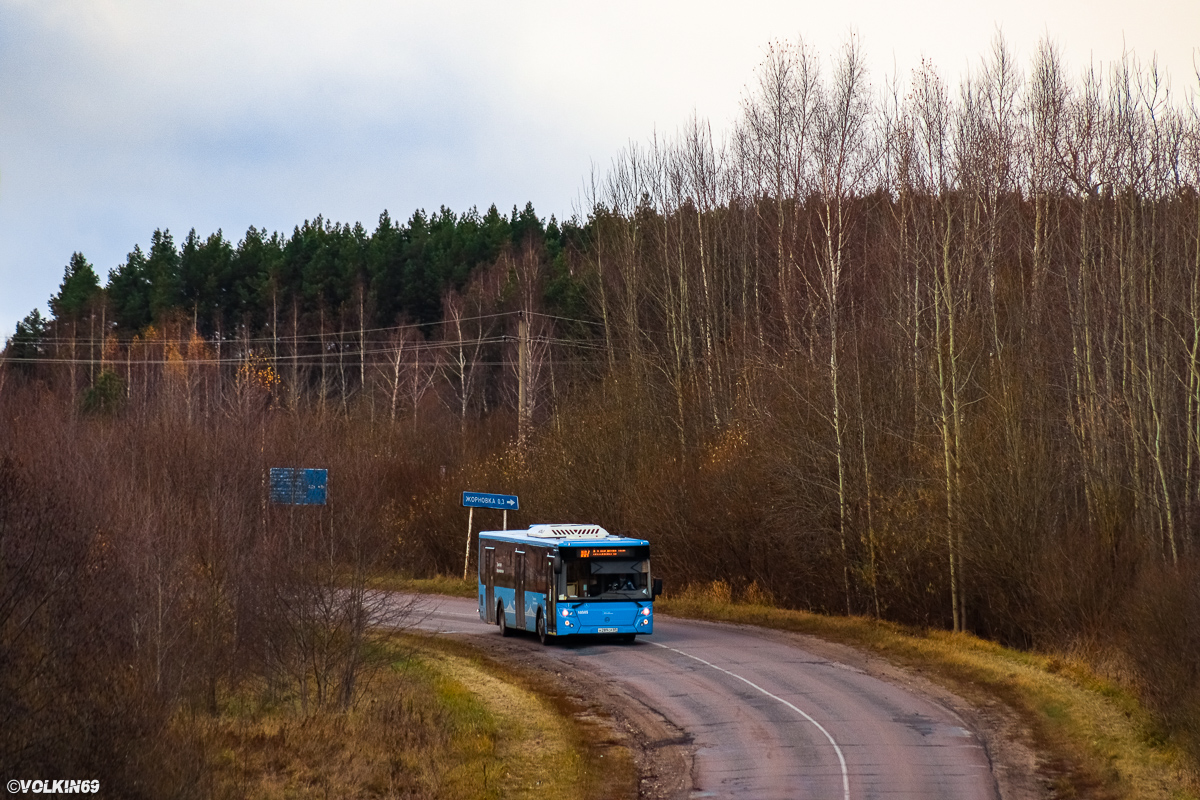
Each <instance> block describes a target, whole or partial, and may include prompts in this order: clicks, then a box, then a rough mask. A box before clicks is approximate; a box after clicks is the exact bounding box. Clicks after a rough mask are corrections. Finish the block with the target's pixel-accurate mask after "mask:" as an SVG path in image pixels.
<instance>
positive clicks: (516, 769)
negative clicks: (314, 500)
mask: <svg viewBox="0 0 1200 800" xmlns="http://www.w3.org/2000/svg"><path fill="white" fill-rule="evenodd" d="M380 645H381V646H383V647H385V648H387V650H388V655H389V658H390V669H387V670H384V671H383V672H381V673H380V674H378V675H376V676H375V677H374V679H373V680H372V682H371V685H370V686H369V687H368V688H367V690H366V691H365V693H364V696H363V697H362V698H361V699H360V701H359V702H358V703H357V704H356V706H355V707H354V708H353V709H351V710H350V711H348V712H346V713H332V712H330V713H315V714H312V715H309V716H307V717H305V716H301V715H299V714H297V713H295V711H294V710H293V709H290V708H288V707H286V706H280V705H277V704H269V703H264V702H261V701H260V700H258V699H257V698H255V697H252V696H250V695H249V693H243V695H242V696H237V697H233V698H229V699H228V700H227V702H226V703H225V708H224V710H223V713H222V714H221V715H220V716H218V717H216V718H208V717H196V718H192V719H189V720H183V721H181V725H184V726H185V727H187V728H188V729H189V732H190V733H191V734H192V735H194V736H196V737H198V738H199V739H200V741H201V743H202V745H203V750H204V751H205V752H207V753H208V754H210V755H209V764H208V769H207V770H205V772H206V782H208V783H209V786H207V787H206V788H207V789H208V791H206V792H205V794H206V795H207V796H210V797H214V798H229V799H230V800H232V799H233V798H243V797H245V798H262V799H263V800H268V799H270V800H274V799H275V798H281V799H282V798H289V800H290V799H291V798H327V797H372V798H375V797H377V798H406V800H443V799H445V800H451V799H452V798H453V799H455V800H457V799H458V798H463V800H493V799H494V798H534V797H560V796H561V797H577V798H582V799H583V800H615V799H616V798H621V797H632V796H634V794H636V773H635V771H634V769H633V766H632V762H629V763H628V764H625V763H624V762H623V761H622V758H621V756H622V753H621V751H620V749H614V748H611V747H607V746H606V742H605V741H604V739H603V737H599V736H597V735H596V731H595V730H593V728H594V727H595V726H594V725H592V724H589V723H586V722H582V721H580V720H578V719H576V718H575V717H573V715H572V714H571V713H570V711H571V709H570V708H569V707H568V704H567V701H566V700H565V698H561V697H558V696H555V695H553V694H552V693H546V692H544V691H542V687H539V686H537V685H536V684H534V683H532V682H531V681H530V680H528V679H525V678H524V677H522V676H520V675H517V674H514V673H512V672H511V671H510V670H507V669H505V668H503V667H501V666H499V665H496V664H492V663H490V662H486V661H485V660H484V659H482V658H481V657H480V656H478V655H477V654H475V653H474V652H472V651H471V650H470V649H469V648H468V647H466V646H463V645H458V644H455V643H453V642H444V641H440V640H436V639H432V638H429V637H423V636H414V635H406V636H388V637H385V638H383V639H382V640H381V641H380ZM605 756H607V758H605ZM625 761H628V758H627V757H626V758H625ZM622 765H624V766H622ZM614 768H615V769H614Z"/></svg>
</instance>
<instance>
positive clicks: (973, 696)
mask: <svg viewBox="0 0 1200 800" xmlns="http://www.w3.org/2000/svg"><path fill="white" fill-rule="evenodd" d="M752 588H753V587H752ZM769 600H770V598H769V597H767V596H766V595H764V594H762V593H761V592H758V593H756V592H754V591H749V592H747V593H745V595H743V597H742V598H740V599H739V601H738V602H734V601H733V597H732V592H731V590H730V587H729V586H728V584H724V583H723V582H716V583H713V584H706V585H703V586H699V587H690V588H689V589H687V590H685V591H684V592H683V593H681V594H679V595H678V596H673V597H670V598H663V599H662V600H660V601H659V604H658V606H657V609H658V611H659V612H660V613H666V614H671V615H675V616H679V617H691V618H696V619H707V620H717V621H723V622H734V623H743V624H750V625H759V626H762V627H766V628H774V629H778V630H786V631H795V632H798V633H806V634H812V635H815V636H819V637H821V638H823V639H828V640H831V641H837V642H842V643H845V644H849V645H853V646H855V647H858V648H862V649H865V650H869V651H871V652H873V653H876V654H879V655H881V656H884V657H886V658H887V659H888V660H889V661H892V662H893V663H896V664H899V665H901V666H905V667H910V668H920V670H921V671H922V673H923V674H924V675H926V677H928V678H930V679H931V680H934V681H936V682H937V683H940V684H942V685H944V686H945V687H947V688H948V689H950V690H951V691H953V692H955V693H956V694H958V695H959V696H961V697H964V698H966V699H967V700H970V701H972V702H975V703H979V704H985V703H987V702H989V701H991V700H993V699H999V700H1001V701H1002V702H1004V703H1006V704H1007V705H1008V706H1010V707H1011V708H1012V709H1014V710H1015V711H1016V712H1017V713H1018V714H1019V715H1020V716H1021V717H1022V718H1023V720H1024V721H1025V722H1026V724H1027V725H1028V726H1029V729H1030V730H1031V731H1032V734H1033V737H1034V739H1035V745H1036V746H1037V747H1038V749H1039V750H1040V752H1042V753H1043V754H1045V755H1047V756H1048V757H1049V759H1050V761H1049V763H1048V764H1047V767H1048V772H1050V774H1051V777H1052V778H1053V779H1054V780H1055V789H1056V794H1057V795H1058V796H1059V797H1101V798H1131V799H1132V798H1138V800H1142V799H1143V798H1145V799H1146V800H1157V799H1158V798H1162V799H1163V800H1166V799H1167V798H1172V799H1173V800H1184V799H1185V798H1196V797H1197V796H1198V795H1197V793H1196V779H1195V776H1194V775H1192V774H1190V773H1189V770H1188V768H1187V766H1186V762H1185V758H1184V756H1183V754H1182V753H1181V751H1180V750H1179V748H1177V747H1175V746H1174V745H1173V744H1171V743H1170V742H1167V741H1164V739H1163V737H1162V735H1161V733H1160V730H1159V728H1158V726H1157V725H1156V723H1155V721H1154V719H1153V718H1152V716H1151V715H1150V714H1149V713H1148V712H1147V711H1146V710H1145V709H1144V708H1143V707H1142V706H1141V704H1140V703H1138V701H1137V699H1136V697H1135V696H1134V695H1133V694H1132V693H1131V692H1129V691H1127V690H1126V689H1124V688H1122V687H1120V686H1118V685H1116V684H1114V683H1112V682H1109V681H1106V680H1103V679H1101V678H1100V677H1098V676H1097V675H1096V674H1095V673H1094V672H1093V671H1092V670H1091V669H1090V668H1089V667H1088V666H1087V665H1086V664H1084V663H1083V662H1082V661H1080V660H1078V659H1071V658H1067V657H1061V656H1058V657H1055V656H1045V655H1039V654H1035V653H1028V652H1020V651H1016V650H1011V649H1008V648H1004V647H1001V646H1000V645H997V644H995V643H992V642H988V641H984V640H982V639H979V638H976V637H974V636H971V635H969V634H954V633H949V632H946V631H929V630H917V629H912V628H907V627H904V626H900V625H895V624H891V623H887V622H879V621H876V620H873V619H867V618H859V617H852V618H846V617H826V616H821V615H818V614H809V613H805V612H802V611H787V610H782V609H778V608H775V607H773V606H772V605H770V604H769Z"/></svg>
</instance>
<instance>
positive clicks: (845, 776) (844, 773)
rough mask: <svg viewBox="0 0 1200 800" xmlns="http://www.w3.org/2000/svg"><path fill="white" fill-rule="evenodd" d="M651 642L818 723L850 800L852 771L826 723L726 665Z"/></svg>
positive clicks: (843, 788) (846, 797) (843, 791)
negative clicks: (837, 764)
mask: <svg viewBox="0 0 1200 800" xmlns="http://www.w3.org/2000/svg"><path fill="white" fill-rule="evenodd" d="M650 644H652V645H654V646H655V647H661V648H662V649H664V650H670V651H671V652H672V653H678V654H679V655H681V656H687V657H688V658H690V659H692V660H693V661H699V662H700V663H701V664H703V665H705V666H706V667H712V668H713V669H715V670H717V671H718V672H724V673H725V674H726V675H728V676H730V677H731V678H737V679H738V680H739V681H741V682H742V683H744V684H746V685H747V686H751V687H753V688H755V689H757V690H758V691H760V692H762V693H763V694H765V695H766V696H767V697H769V698H771V699H772V700H776V701H778V702H780V703H782V704H783V705H785V706H787V707H788V708H790V709H791V710H792V711H795V712H796V713H797V714H799V715H800V716H802V717H804V718H805V719H806V720H808V721H809V722H811V723H812V724H813V725H816V726H817V730H819V731H820V732H821V733H823V734H825V738H826V739H828V740H829V743H830V744H831V745H833V750H834V752H835V753H837V757H838V761H839V762H841V765H842V795H843V797H844V798H845V800H850V772H849V771H848V770H847V769H846V757H845V756H844V755H843V754H842V748H840V747H838V743H837V742H836V741H834V738H833V736H832V735H831V734H830V733H829V731H827V730H825V726H824V725H822V724H821V723H819V722H817V721H816V720H815V719H813V718H812V717H810V716H809V715H808V714H806V713H804V712H803V711H802V710H800V709H799V708H797V707H796V706H794V705H792V704H791V703H789V702H788V701H787V700H784V699H783V698H782V697H778V696H776V695H773V694H771V693H770V692H768V691H767V690H766V689H764V688H762V687H761V686H759V685H758V684H757V683H755V682H754V681H751V680H747V679H746V678H743V677H742V676H741V675H738V674H737V673H736V672H730V671H729V670H727V669H725V668H724V667H718V666H717V665H716V664H713V663H712V662H710V661H705V660H704V659H703V658H700V657H699V656H694V655H692V654H691V653H685V652H683V651H682V650H676V649H675V648H674V647H668V646H667V645H665V644H659V643H658V642H650Z"/></svg>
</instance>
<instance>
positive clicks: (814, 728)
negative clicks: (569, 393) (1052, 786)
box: [420, 597, 999, 800]
mask: <svg viewBox="0 0 1200 800" xmlns="http://www.w3.org/2000/svg"><path fill="white" fill-rule="evenodd" d="M424 603H425V605H424V609H423V621H422V622H421V623H420V627H422V628H425V629H427V630H431V631H438V632H441V633H445V634H455V635H461V636H470V637H474V636H480V637H497V638H499V632H498V630H497V628H496V627H495V626H492V625H486V624H484V623H483V622H481V621H480V620H479V616H478V613H477V611H476V606H475V601H473V600H469V599H460V598H448V597H436V598H434V597H430V598H427V599H426V600H425V601H424ZM512 647H516V648H528V651H529V658H530V659H535V660H540V661H541V662H543V663H545V662H551V663H550V666H551V667H552V668H553V669H554V670H555V671H556V672H559V673H561V674H562V676H563V680H564V681H566V682H567V683H568V684H569V683H570V681H571V675H573V674H579V673H580V672H583V673H586V674H587V675H588V676H590V677H594V678H598V679H601V680H603V681H607V682H611V683H612V684H615V685H617V686H619V687H620V688H621V689H622V690H623V693H624V694H625V695H627V696H630V697H632V698H634V699H636V700H637V701H639V702H641V703H642V704H644V705H646V706H647V707H649V708H651V709H654V710H655V711H657V712H658V714H660V715H661V716H662V717H664V718H666V719H667V720H668V721H669V722H671V723H673V725H674V726H675V727H677V728H678V729H681V730H682V731H684V732H685V734H686V736H687V738H688V739H689V740H690V743H691V745H692V747H693V750H692V754H693V761H692V768H691V772H692V774H691V776H690V784H691V786H690V790H689V795H688V796H690V797H695V798H700V797H712V798H753V800H772V799H774V798H781V799H782V798H788V799H789V800H790V799H791V798H822V799H823V800H825V799H827V800H850V799H851V798H854V799H855V800H858V799H859V798H889V800H890V799H892V798H896V799H898V798H913V800H917V799H918V798H920V799H921V800H935V798H945V800H976V799H979V800H982V799H983V798H988V800H993V799H995V798H998V797H999V793H998V791H997V784H996V780H995V778H994V777H993V775H992V769H991V765H990V762H989V758H988V754H987V751H986V750H985V748H984V746H983V744H982V743H981V742H980V741H979V739H978V738H977V737H976V736H975V735H974V734H973V733H971V731H969V730H968V729H967V727H966V726H965V723H964V722H963V720H962V719H961V718H960V717H959V716H958V715H956V714H955V713H954V712H953V711H951V710H949V709H948V708H946V707H945V706H943V705H941V704H939V703H937V702H935V701H933V700H930V699H928V698H927V697H925V696H923V695H921V694H919V693H917V692H914V691H911V690H909V689H907V688H905V687H902V686H899V685H896V684H893V683H889V682H886V681H883V680H880V679H879V678H877V677H873V676H871V675H869V674H867V673H866V672H864V671H863V670H861V669H857V668H855V667H852V666H848V665H846V664H842V663H838V662H836V661H833V660H830V659H828V658H823V657H821V656H820V655H818V654H817V653H815V652H810V651H808V650H806V649H804V648H802V647H800V646H799V645H798V644H797V643H796V642H793V641H789V640H787V639H785V638H782V637H778V636H773V635H771V634H769V633H767V632H760V631H757V630H755V629H754V628H749V627H743V626H731V625H720V624H714V623H705V622H694V621H686V620H678V619H672V618H669V617H662V616H658V617H657V618H656V619H655V621H654V634H653V635H651V636H645V637H641V636H639V637H638V640H637V642H635V643H633V644H625V643H621V642H616V641H604V640H591V641H583V642H573V641H571V640H564V641H561V642H559V643H556V644H554V645H551V646H550V647H542V646H541V645H540V644H539V643H538V641H537V639H536V637H534V636H533V635H531V634H529V635H518V637H517V638H516V640H515V641H514V642H512Z"/></svg>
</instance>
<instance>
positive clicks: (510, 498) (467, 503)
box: [462, 492, 521, 581]
mask: <svg viewBox="0 0 1200 800" xmlns="http://www.w3.org/2000/svg"><path fill="white" fill-rule="evenodd" d="M462 504H463V508H466V509H469V511H468V512H467V551H466V554H465V555H464V556H463V580H464V581H465V580H466V579H467V569H468V568H469V567H470V565H471V528H472V526H473V525H474V522H475V509H477V508H498V509H500V510H501V511H503V512H504V530H508V511H509V509H512V510H513V511H516V510H518V509H519V508H520V507H521V503H520V501H518V500H517V496H516V495H515V494H487V493H485V492H463V499H462Z"/></svg>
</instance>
